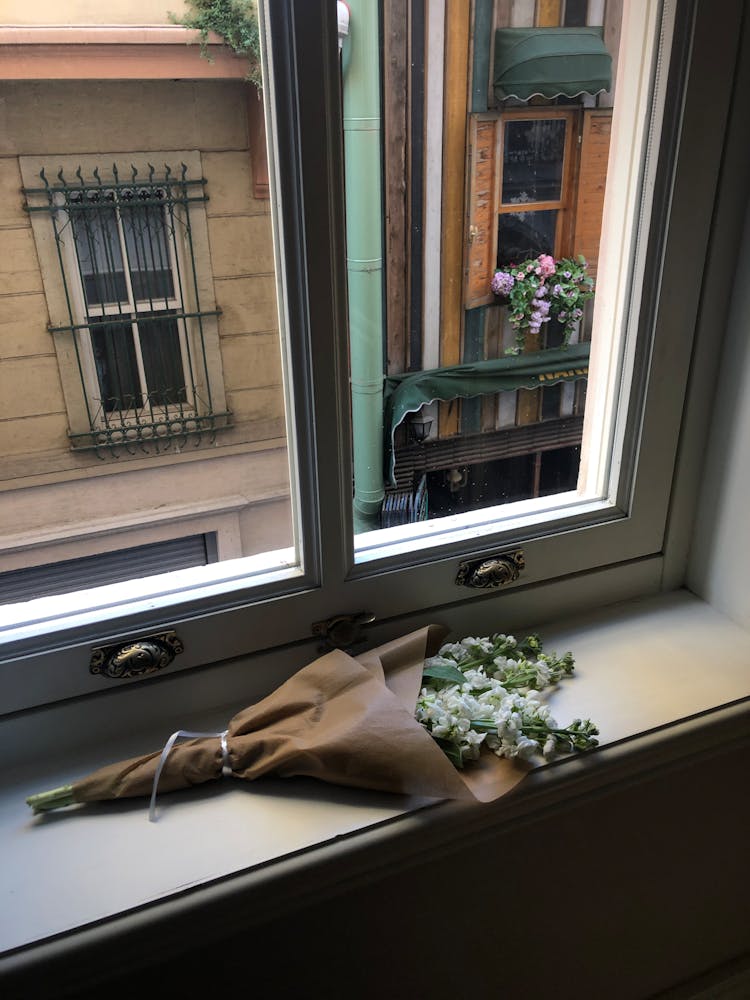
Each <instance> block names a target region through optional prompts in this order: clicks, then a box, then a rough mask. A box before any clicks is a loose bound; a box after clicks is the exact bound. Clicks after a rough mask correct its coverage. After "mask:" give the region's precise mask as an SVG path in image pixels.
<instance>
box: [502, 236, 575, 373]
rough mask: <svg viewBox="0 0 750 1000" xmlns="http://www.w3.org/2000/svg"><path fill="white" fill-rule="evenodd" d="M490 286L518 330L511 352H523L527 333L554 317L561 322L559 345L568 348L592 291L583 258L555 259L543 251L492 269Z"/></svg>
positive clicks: (538, 328)
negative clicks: (500, 268) (561, 339)
mask: <svg viewBox="0 0 750 1000" xmlns="http://www.w3.org/2000/svg"><path fill="white" fill-rule="evenodd" d="M490 287H491V289H492V292H493V293H494V295H496V296H497V298H498V299H499V300H500V302H502V303H507V304H508V306H509V308H510V313H509V319H510V324H511V326H512V327H513V328H514V329H515V330H517V335H516V347H515V348H510V349H509V353H512V354H520V353H521V352H522V351H523V349H524V347H525V345H526V334H527V333H539V331H540V330H541V328H542V325H543V324H544V323H548V322H549V321H550V320H551V319H553V318H554V319H557V320H558V321H559V322H560V324H561V325H562V330H563V343H562V346H563V347H567V346H568V343H569V342H570V338H571V335H572V333H573V330H574V329H575V327H576V324H577V323H578V322H579V321H580V319H581V317H582V316H583V309H582V306H583V303H584V302H585V301H586V300H587V299H590V298H592V296H593V294H594V282H593V279H592V278H590V277H589V276H588V275H587V274H586V259H585V258H584V257H582V256H578V257H576V258H575V259H574V258H572V257H561V258H560V259H559V260H555V259H554V257H552V256H550V255H549V254H546V253H542V254H539V256H538V257H535V258H532V259H528V260H524V261H522V262H521V263H520V264H511V265H509V266H508V267H507V269H505V270H497V271H495V274H494V276H493V278H492V282H491V285H490Z"/></svg>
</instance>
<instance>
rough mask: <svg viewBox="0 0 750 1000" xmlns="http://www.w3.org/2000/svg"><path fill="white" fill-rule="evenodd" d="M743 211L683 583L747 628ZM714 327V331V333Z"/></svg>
mask: <svg viewBox="0 0 750 1000" xmlns="http://www.w3.org/2000/svg"><path fill="white" fill-rule="evenodd" d="M748 252H750V210H746V213H745V226H744V232H743V238H742V243H741V248H740V252H739V254H738V255H737V265H736V270H735V280H734V282H733V291H732V300H731V306H730V313H729V323H728V328H727V331H726V337H725V342H724V349H723V357H722V361H721V366H720V370H719V378H718V382H717V389H716V399H715V405H714V411H713V417H712V421H711V429H710V433H709V439H708V446H707V449H706V459H705V465H704V474H703V481H702V485H701V491H700V500H699V505H698V515H697V518H696V522H695V530H694V535H693V544H692V547H691V551H690V560H689V565H688V573H687V584H688V586H689V588H690V589H691V590H692V591H694V592H695V593H696V594H698V595H699V596H701V597H703V598H704V599H705V600H706V601H708V602H709V603H710V604H712V605H713V606H714V607H715V608H716V609H717V610H719V611H722V612H723V613H724V614H726V615H728V616H729V617H730V618H732V619H733V620H734V621H736V622H737V623H738V624H740V625H743V626H744V627H750V587H749V586H748V554H750V518H749V517H748V509H749V508H750V500H749V499H748V498H750V391H748V386H750V337H749V335H750V259H749V258H748ZM717 333H718V331H717Z"/></svg>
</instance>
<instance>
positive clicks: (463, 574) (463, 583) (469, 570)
mask: <svg viewBox="0 0 750 1000" xmlns="http://www.w3.org/2000/svg"><path fill="white" fill-rule="evenodd" d="M525 568H526V560H525V559H524V554H523V549H516V550H515V551H514V552H499V553H498V554H497V555H494V556H489V557H485V558H484V559H473V560H469V561H467V562H462V563H461V564H460V565H459V567H458V573H457V574H456V585H457V586H458V587H472V588H474V589H476V590H493V589H494V588H495V587H504V586H505V585H506V584H507V583H513V581H514V580H517V579H518V577H519V576H520V575H521V570H523V569H525Z"/></svg>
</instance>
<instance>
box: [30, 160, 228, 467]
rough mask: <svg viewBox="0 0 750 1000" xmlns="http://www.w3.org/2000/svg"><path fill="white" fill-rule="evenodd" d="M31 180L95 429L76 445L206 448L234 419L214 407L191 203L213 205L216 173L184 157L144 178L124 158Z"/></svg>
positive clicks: (108, 450) (33, 208)
mask: <svg viewBox="0 0 750 1000" xmlns="http://www.w3.org/2000/svg"><path fill="white" fill-rule="evenodd" d="M39 176H40V178H41V181H42V184H43V187H38V188H25V189H24V193H25V195H26V198H27V204H26V208H27V210H28V211H29V212H46V213H48V214H49V216H50V218H51V221H52V227H53V232H54V238H55V245H56V248H57V258H58V261H59V265H60V272H61V275H62V281H63V286H64V291H65V302H66V307H67V314H68V320H69V322H68V323H67V324H65V325H63V326H51V327H50V330H51V332H53V333H62V334H69V335H70V336H71V337H72V339H73V344H74V347H75V359H76V363H77V367H78V374H79V376H80V380H81V387H82V390H83V396H84V400H85V409H86V419H87V423H88V428H87V429H86V430H79V429H76V428H73V429H71V430H69V432H68V435H69V438H70V442H71V448H72V449H73V450H75V451H78V450H95V451H96V452H97V454H99V455H100V456H101V457H104V455H105V454H111V455H115V456H117V455H119V454H121V453H122V452H123V451H127V452H129V453H131V454H135V453H137V452H138V451H144V452H146V453H149V452H153V451H161V450H163V449H165V448H174V449H179V448H180V447H182V446H184V445H185V444H187V443H188V442H189V441H190V442H192V443H193V444H195V445H198V444H200V442H201V440H202V439H203V438H205V437H208V438H209V439H210V440H213V439H214V437H215V435H216V432H217V431H218V430H221V429H223V428H226V427H228V426H230V424H231V413H230V412H229V411H227V410H221V411H219V412H217V411H216V410H215V408H214V402H213V398H212V396H213V393H212V387H211V383H210V379H209V365H208V360H207V351H206V337H205V333H206V330H205V327H206V321H207V318H208V317H215V316H217V315H218V311H217V310H202V309H201V305H200V293H199V283H198V274H197V269H196V261H195V252H194V246H193V228H192V225H191V218H190V206H191V204H193V203H195V202H205V201H206V200H207V195H206V193H205V183H206V182H205V178H202V177H201V178H198V179H190V178H188V176H187V167H186V165H185V164H184V163H183V164H182V165H181V169H180V170H179V171H176V172H173V171H172V169H171V168H170V167H169V166H168V165H165V167H164V170H163V171H161V172H160V173H159V174H158V175H157V171H156V169H155V168H154V167H153V166H151V165H150V164H149V167H148V173H147V174H146V175H145V176H141V175H140V174H139V172H138V169H137V168H136V167H135V166H132V167H131V169H130V172H129V176H127V177H123V176H122V175H121V174H120V173H119V172H118V168H117V166H116V165H113V166H112V170H111V175H110V176H108V177H107V178H106V179H105V178H103V177H102V175H101V173H100V171H99V168H98V167H97V168H96V169H94V170H93V172H92V177H93V180H86V179H85V178H84V176H83V174H82V171H81V168H80V167H79V168H78V169H77V170H76V173H75V177H76V180H75V181H70V182H69V181H68V180H67V179H66V178H65V175H64V173H63V170H62V169H61V170H60V171H59V172H58V174H57V178H56V180H55V181H51V180H50V179H49V178H48V177H47V176H46V174H45V171H44V170H42V171H41V172H40V175H39Z"/></svg>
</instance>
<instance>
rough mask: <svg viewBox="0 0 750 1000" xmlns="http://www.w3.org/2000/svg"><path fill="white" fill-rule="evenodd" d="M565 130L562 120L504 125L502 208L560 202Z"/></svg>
mask: <svg viewBox="0 0 750 1000" xmlns="http://www.w3.org/2000/svg"><path fill="white" fill-rule="evenodd" d="M565 129H566V122H565V119H564V118H552V119H546V120H545V119H543V118H542V119H536V120H535V121H510V122H507V123H506V125H505V136H504V140H503V194H502V201H503V204H504V205H523V204H525V203H526V202H530V201H558V200H559V199H560V196H561V193H562V171H563V161H564V158H565Z"/></svg>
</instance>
